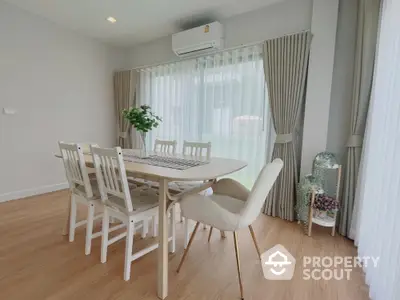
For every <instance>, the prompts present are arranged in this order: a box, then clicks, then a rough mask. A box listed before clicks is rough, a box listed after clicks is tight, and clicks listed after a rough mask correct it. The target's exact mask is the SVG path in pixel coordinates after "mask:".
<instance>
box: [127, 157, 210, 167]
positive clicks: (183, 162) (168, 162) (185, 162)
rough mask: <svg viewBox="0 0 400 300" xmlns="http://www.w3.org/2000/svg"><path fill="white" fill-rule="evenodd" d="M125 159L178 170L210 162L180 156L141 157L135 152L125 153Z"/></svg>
mask: <svg viewBox="0 0 400 300" xmlns="http://www.w3.org/2000/svg"><path fill="white" fill-rule="evenodd" d="M124 160H126V161H131V162H135V163H139V164H146V165H151V166H156V167H163V168H170V169H176V170H186V169H189V168H193V167H197V166H202V165H205V164H208V163H209V162H208V161H200V160H194V159H187V158H178V157H172V156H159V155H149V156H148V157H139V156H137V155H134V154H130V153H124Z"/></svg>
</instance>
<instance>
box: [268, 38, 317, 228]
mask: <svg viewBox="0 0 400 300" xmlns="http://www.w3.org/2000/svg"><path fill="white" fill-rule="evenodd" d="M310 41H311V34H310V33H309V32H303V33H299V34H293V35H290V36H284V37H281V38H277V39H273V40H269V41H266V42H265V44H264V55H263V59H264V72H265V80H266V84H267V87H268V98H269V103H270V107H271V115H272V120H273V125H274V128H275V132H276V134H277V142H275V144H274V149H273V152H272V159H275V158H281V159H282V160H283V162H284V165H283V169H282V172H281V173H280V175H279V177H278V179H277V181H276V183H275V185H274V187H273V189H272V191H271V192H270V194H269V196H268V197H267V199H266V202H265V207H264V213H265V214H267V215H271V216H274V217H280V218H282V219H285V220H289V221H293V219H294V206H295V195H296V192H295V191H296V184H297V174H298V173H297V162H296V152H295V147H294V143H293V142H294V137H293V136H294V130H295V126H296V121H297V118H298V116H299V114H300V108H301V106H302V102H303V100H304V89H305V82H306V72H307V66H308V57H309V47H310ZM283 135H285V136H283ZM286 135H289V136H290V137H291V138H289V139H287V136H286ZM281 138H284V140H283V141H282V140H281ZM285 139H286V140H285Z"/></svg>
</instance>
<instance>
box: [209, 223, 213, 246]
mask: <svg viewBox="0 0 400 300" xmlns="http://www.w3.org/2000/svg"><path fill="white" fill-rule="evenodd" d="M213 229H214V227H212V226H211V227H210V233H209V234H208V242H210V239H211V234H212V231H213Z"/></svg>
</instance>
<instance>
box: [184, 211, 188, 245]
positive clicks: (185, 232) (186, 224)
mask: <svg viewBox="0 0 400 300" xmlns="http://www.w3.org/2000/svg"><path fill="white" fill-rule="evenodd" d="M183 226H184V233H183V248H184V249H186V248H187V245H188V243H189V219H188V218H185V224H184V225H183Z"/></svg>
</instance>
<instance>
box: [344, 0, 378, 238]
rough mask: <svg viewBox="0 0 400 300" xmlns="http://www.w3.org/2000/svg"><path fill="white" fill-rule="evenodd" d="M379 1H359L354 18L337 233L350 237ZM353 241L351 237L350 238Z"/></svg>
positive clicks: (375, 39)
mask: <svg viewBox="0 0 400 300" xmlns="http://www.w3.org/2000/svg"><path fill="white" fill-rule="evenodd" d="M379 7H380V1H379V0H359V4H358V16H357V19H358V20H357V41H356V53H355V58H354V59H355V67H354V79H353V96H352V100H351V101H352V109H351V128H350V136H349V139H348V142H347V145H346V147H347V159H346V162H345V165H344V166H345V172H344V182H343V193H342V199H341V209H340V215H339V233H340V234H342V235H345V236H349V237H351V234H350V228H351V223H352V216H353V208H354V198H355V192H356V185H357V178H358V169H359V166H360V159H361V147H362V141H363V137H364V131H365V122H366V118H367V113H368V106H369V99H370V97H371V87H372V78H373V73H374V63H375V50H376V42H377V32H378V20H379ZM353 238H354V237H353Z"/></svg>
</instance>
